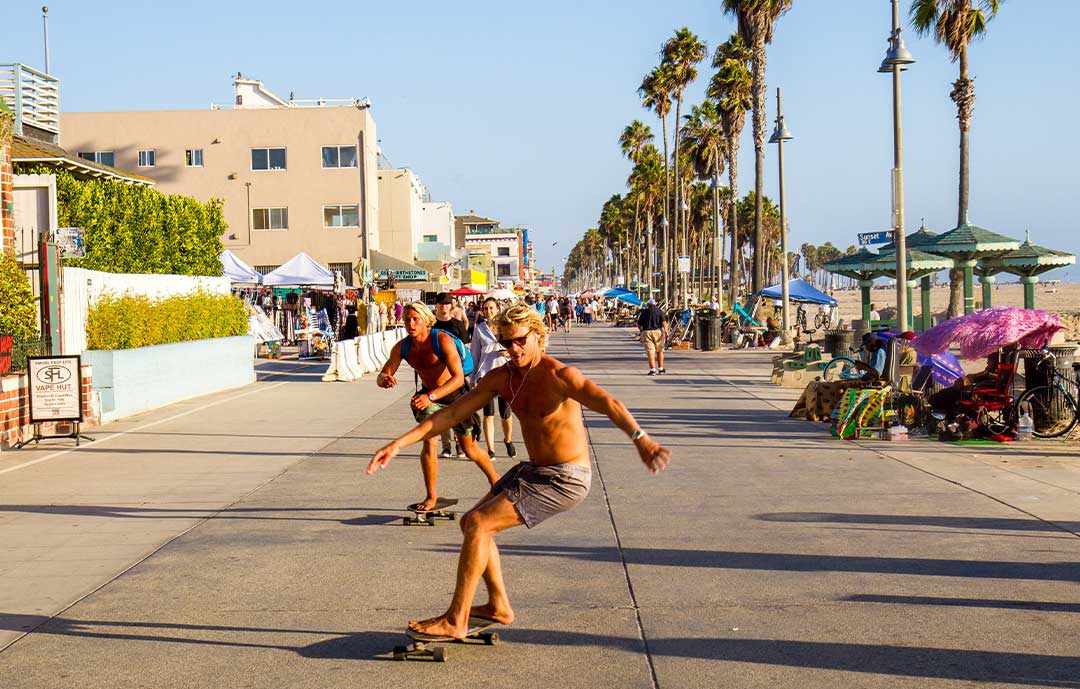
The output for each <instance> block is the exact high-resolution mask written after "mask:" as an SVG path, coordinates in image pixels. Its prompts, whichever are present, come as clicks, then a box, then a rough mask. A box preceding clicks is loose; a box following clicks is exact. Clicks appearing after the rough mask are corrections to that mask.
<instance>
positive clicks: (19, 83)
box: [0, 62, 60, 144]
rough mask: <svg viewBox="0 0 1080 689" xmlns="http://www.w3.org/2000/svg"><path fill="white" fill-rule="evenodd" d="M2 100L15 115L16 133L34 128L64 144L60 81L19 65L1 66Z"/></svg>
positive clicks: (55, 142)
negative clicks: (28, 127)
mask: <svg viewBox="0 0 1080 689" xmlns="http://www.w3.org/2000/svg"><path fill="white" fill-rule="evenodd" d="M0 98H3V99H4V101H5V102H7V104H8V107H9V108H11V110H12V111H13V112H14V113H15V133H16V134H18V135H19V136H23V135H24V133H25V132H24V127H26V126H30V127H34V128H36V129H39V130H43V131H45V132H48V133H49V134H52V135H53V136H52V142H53V143H54V144H59V143H60V80H59V79H57V78H56V77H54V76H50V75H48V74H46V73H45V72H39V71H38V70H36V69H34V68H32V67H27V66H26V65H23V64H20V63H18V62H9V63H0Z"/></svg>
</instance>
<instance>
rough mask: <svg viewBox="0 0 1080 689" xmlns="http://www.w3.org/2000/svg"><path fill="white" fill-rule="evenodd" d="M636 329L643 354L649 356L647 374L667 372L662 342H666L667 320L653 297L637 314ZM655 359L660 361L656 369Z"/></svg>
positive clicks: (653, 374)
mask: <svg viewBox="0 0 1080 689" xmlns="http://www.w3.org/2000/svg"><path fill="white" fill-rule="evenodd" d="M637 326H638V330H639V331H641V344H642V346H643V347H645V356H647V357H649V375H650V376H655V375H656V374H657V373H659V374H661V375H662V374H664V373H667V369H665V368H664V343H665V342H667V335H668V328H669V326H668V320H667V317H666V316H664V312H663V311H661V310H660V307H658V306H657V305H656V300H655V299H649V301H648V302H647V303H646V304H645V308H643V309H642V310H641V313H640V314H638V320H637ZM657 361H659V363H660V367H659V369H657V366H656V364H657Z"/></svg>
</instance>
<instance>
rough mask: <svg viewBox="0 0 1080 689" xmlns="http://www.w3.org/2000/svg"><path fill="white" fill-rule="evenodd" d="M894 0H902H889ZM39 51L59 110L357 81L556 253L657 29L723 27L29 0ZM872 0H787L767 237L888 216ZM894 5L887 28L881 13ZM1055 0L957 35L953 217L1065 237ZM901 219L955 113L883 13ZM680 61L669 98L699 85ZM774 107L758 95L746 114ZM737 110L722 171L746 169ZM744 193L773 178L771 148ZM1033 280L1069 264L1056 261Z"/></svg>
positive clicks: (880, 223) (37, 62)
mask: <svg viewBox="0 0 1080 689" xmlns="http://www.w3.org/2000/svg"><path fill="white" fill-rule="evenodd" d="M41 4H42V3H41V2H40V1H35V2H30V1H29V0H5V1H4V2H3V3H2V6H0V27H3V28H2V29H0V31H2V34H3V41H2V42H0V61H15V62H24V63H26V64H29V65H31V66H35V67H39V68H41V67H43V66H44V58H43V50H42V36H41V13H40V7H41ZM907 4H908V0H902V7H904V9H905V10H906V5H907ZM49 5H50V15H49V16H50V19H49V27H50V43H51V50H52V56H51V59H52V72H53V73H54V74H55V75H56V76H58V77H59V78H60V79H61V80H62V86H61V88H62V99H63V102H62V105H63V107H64V109H65V110H70V111H82V110H136V109H177V108H203V107H207V106H208V104H209V103H210V102H211V101H215V102H219V103H227V102H229V101H230V100H231V98H232V86H231V82H230V75H232V74H235V73H236V72H237V71H241V72H243V73H244V74H245V75H248V76H253V77H256V78H259V79H262V80H263V81H264V82H265V83H266V85H267V86H268V87H269V88H270V89H272V90H274V91H276V92H278V93H280V94H282V95H287V94H288V93H289V92H290V91H291V92H295V94H296V97H297V98H311V97H327V98H336V97H350V96H356V97H363V96H367V97H369V98H371V100H372V102H373V103H374V107H373V113H374V116H375V117H376V120H377V123H378V127H379V138H380V139H381V141H382V147H383V150H384V152H385V153H386V155H387V156H388V157H389V159H390V160H391V161H392V162H393V163H394V164H396V165H402V166H408V167H411V168H412V169H414V170H415V171H416V172H417V173H418V174H419V175H420V176H421V177H422V178H423V180H424V182H425V183H426V184H427V186H428V187H429V189H430V190H431V193H432V195H433V197H434V198H436V199H439V200H449V201H451V202H452V203H453V204H454V208H455V212H458V213H462V212H466V211H468V210H470V209H473V210H475V211H476V212H477V213H480V214H484V215H488V216H491V217H495V218H498V219H500V220H502V221H503V222H504V223H506V224H523V225H526V226H529V227H531V228H532V229H533V232H534V235H533V236H534V237H535V240H534V241H535V244H536V247H537V256H538V258H539V263H540V267H541V268H543V269H545V270H548V269H550V268H551V267H552V266H555V265H558V264H559V261H560V259H562V258H564V257H565V255H566V252H567V251H568V250H569V248H570V246H572V244H573V242H574V241H576V240H577V239H578V238H579V237H580V236H581V234H582V232H583V231H584V230H585V229H586V228H587V227H589V226H591V225H594V224H595V222H596V218H597V216H598V214H599V211H600V206H601V204H602V203H603V202H604V200H605V199H607V198H608V197H609V196H610V195H611V194H613V193H619V192H622V191H623V189H624V183H625V179H626V176H627V174H628V172H629V165H628V163H627V162H626V161H625V160H624V159H622V158H621V155H620V152H619V149H618V144H617V139H618V136H619V133H620V132H621V130H622V128H623V127H624V126H625V125H626V124H627V123H628V122H630V121H631V120H632V119H634V118H641V119H643V120H644V121H646V122H647V123H649V124H650V125H652V126H653V127H654V130H655V131H656V133H657V135H659V125H658V123H657V122H656V121H655V120H654V119H653V118H651V117H650V115H649V113H647V112H645V111H643V110H642V109H641V107H640V103H639V100H638V97H637V93H636V89H637V86H638V85H639V83H640V81H641V77H642V76H643V75H644V74H645V73H646V72H647V71H648V70H649V69H650V68H651V67H652V66H653V65H654V64H655V63H656V61H657V51H658V50H659V47H660V45H661V43H662V42H663V41H664V40H665V39H666V38H667V37H668V36H669V35H670V34H671V33H672V31H674V30H675V29H676V28H678V27H681V26H688V27H690V28H691V30H693V31H694V32H696V33H697V34H698V35H699V36H701V37H702V38H703V39H704V40H706V41H707V42H708V45H709V48H710V53H711V50H712V48H714V47H715V46H716V45H717V44H718V43H721V42H723V41H724V40H725V39H726V38H727V37H728V36H729V35H730V34H731V33H732V31H734V28H735V25H734V22H733V20H732V19H731V18H729V17H726V16H724V15H723V13H722V11H721V9H720V6H721V3H720V1H719V0H686V1H684V2H656V1H655V0H654V1H652V2H644V1H640V0H624V1H622V2H618V3H615V2H595V1H590V0H574V1H572V2H571V1H568V0H549V1H548V2H544V3H505V2H494V1H492V0H482V1H476V2H469V1H464V2H456V3H446V2H429V1H427V0H414V1H413V2H407V3H360V2H356V1H355V0H350V1H348V2H341V1H338V0H324V1H323V2H319V3H311V4H297V3H295V2H278V1H277V0H262V1H259V2H253V1H252V2H245V1H240V2H220V0H218V1H215V2H208V1H206V0H188V1H187V2H182V3H144V2H130V1H126V0H110V1H109V2H97V3H89V2H84V1H82V0H79V1H76V0H59V1H57V2H50V3H49ZM889 8H890V5H889V1H888V0H842V1H840V2H836V1H834V2H822V1H821V0H795V3H794V9H793V10H792V11H791V12H789V13H788V14H787V15H785V16H784V17H783V18H781V20H780V21H779V23H778V25H777V30H776V35H775V38H774V42H773V45H772V46H771V48H770V51H769V63H768V81H769V93H770V98H772V94H773V92H774V89H775V87H776V86H777V85H779V86H782V87H783V89H784V110H785V114H786V117H787V121H788V125H789V128H790V129H791V130H792V132H793V133H794V134H795V136H796V139H795V140H794V141H792V142H791V143H790V144H788V145H787V147H786V148H785V153H786V155H785V163H786V168H787V171H786V172H787V190H788V214H789V217H790V226H791V230H792V237H791V243H792V245H793V246H796V247H797V246H798V245H800V244H801V243H803V242H806V241H810V242H814V243H818V244H820V243H822V242H825V241H832V242H833V243H835V244H837V245H838V246H840V247H841V248H843V247H846V246H848V245H849V244H853V243H855V233H856V232H860V231H866V230H871V229H881V228H884V227H887V226H888V225H889V210H890V193H889V169H890V167H891V165H892V115H891V88H890V80H889V77H888V76H887V75H882V74H878V73H877V71H876V69H877V66H878V65H879V64H880V62H881V59H882V57H883V56H884V50H885V47H886V45H885V39H886V37H887V34H888V31H889V24H890V21H891V19H890V9H889ZM905 26H906V25H905ZM1077 26H1080V2H1078V1H1077V0H1038V1H1037V2H1032V1H1031V0H1026V1H1020V0H1006V2H1004V3H1003V4H1002V9H1001V12H1000V14H999V16H998V18H997V19H996V20H995V21H994V22H993V24H992V25H991V31H990V34H989V35H988V36H987V38H986V39H984V40H983V41H981V42H979V43H978V44H976V45H974V46H973V48H972V50H971V51H970V60H971V71H972V74H973V75H974V76H975V77H976V81H975V86H976V95H977V102H976V104H975V116H974V125H973V130H972V153H971V156H972V157H971V161H972V177H971V220H972V222H974V223H975V224H977V225H980V226H982V227H986V228H988V229H991V230H995V231H997V232H1001V233H1003V234H1007V235H1011V236H1013V237H1016V238H1019V239H1022V238H1023V236H1024V232H1025V230H1028V229H1030V230H1031V232H1032V237H1033V239H1034V240H1035V241H1036V242H1037V243H1039V244H1043V245H1047V246H1051V247H1054V248H1059V249H1066V250H1069V251H1072V252H1080V232H1078V231H1077V229H1078V228H1077V221H1076V218H1077V204H1076V199H1077V198H1078V196H1080V195H1078V193H1077V186H1078V182H1080V174H1078V173H1077V160H1078V159H1080V155H1078V154H1080V136H1078V134H1077V133H1076V131H1075V129H1076V126H1077V125H1076V121H1077V116H1076V115H1077V110H1078V105H1080V95H1078V89H1077V85H1078V83H1080V80H1078V77H1077V73H1076V66H1075V58H1076V49H1075V40H1074V35H1073V33H1074V31H1075V28H1076V27H1077ZM905 35H906V40H907V44H908V47H909V48H910V49H911V51H912V52H913V53H914V55H915V57H916V59H917V60H918V62H917V63H916V64H915V65H913V66H912V68H911V70H910V71H908V72H906V73H905V76H904V81H903V89H904V90H903V97H904V112H903V117H904V119H903V124H904V145H905V175H906V185H907V219H908V228H909V230H912V229H915V228H917V227H918V225H919V222H920V219H921V218H925V219H926V224H927V225H928V226H929V227H930V228H931V229H934V230H937V231H942V230H945V229H949V228H951V227H952V226H954V224H955V220H956V196H957V191H956V187H957V165H958V132H957V125H956V119H955V115H956V111H955V107H954V105H953V103H952V102H951V101H950V100H949V97H948V93H949V90H950V84H951V82H952V80H954V79H955V78H956V74H957V67H956V65H954V64H953V63H951V62H950V61H949V59H948V56H947V54H946V52H945V50H944V49H943V48H942V47H940V46H937V45H934V44H933V43H932V42H930V41H929V40H928V39H921V38H917V37H916V36H915V35H914V33H913V32H912V31H910V30H907V31H906V32H905ZM708 73H709V67H708V65H707V64H706V65H704V66H703V67H702V75H701V76H700V77H699V79H698V83H697V84H696V85H695V87H693V88H692V89H691V90H690V91H689V92H688V100H690V101H695V100H698V99H700V98H701V97H702V94H703V91H704V86H705V83H706V82H707V80H708V76H709V74H708ZM773 117H775V112H774V107H773V101H771V100H770V107H769V121H770V127H771V122H772V119H773ZM749 134H750V125H749V122H748V124H747V127H746V136H745V139H744V141H743V146H742V154H741V158H740V181H739V184H740V190H741V191H745V190H748V189H752V188H753V171H754V165H753V148H752V143H751V141H750V136H749ZM767 156H768V157H767V159H766V180H767V184H766V193H767V194H768V195H769V196H771V197H773V198H774V199H775V198H776V189H777V180H776V157H775V146H770V147H769V150H768V152H767ZM553 242H558V246H552V243H553ZM1048 277H1059V278H1064V279H1077V278H1078V277H1080V269H1076V268H1071V269H1068V270H1066V271H1058V273H1057V274H1051V275H1050V276H1048Z"/></svg>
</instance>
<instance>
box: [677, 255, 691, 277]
mask: <svg viewBox="0 0 1080 689" xmlns="http://www.w3.org/2000/svg"><path fill="white" fill-rule="evenodd" d="M679 272H680V273H689V272H690V257H689V256H679Z"/></svg>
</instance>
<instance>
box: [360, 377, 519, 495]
mask: <svg viewBox="0 0 1080 689" xmlns="http://www.w3.org/2000/svg"><path fill="white" fill-rule="evenodd" d="M495 377H496V376H495V375H494V374H492V375H487V376H484V377H483V378H481V379H480V384H479V385H477V386H476V387H475V388H473V389H472V390H470V391H469V393H468V394H467V395H465V396H464V397H462V398H461V399H459V400H458V401H456V402H454V403H453V404H451V405H450V406H449V407H446V408H445V409H440V410H439V411H437V412H435V413H434V414H432V415H431V416H430V417H428V418H426V419H424V420H423V421H421V422H420V423H419V424H417V425H416V426H414V427H413V428H412V429H411V430H410V431H408V432H407V433H405V434H403V435H401V436H398V437H397V438H395V439H394V440H392V441H391V442H390V443H389V444H387V445H386V446H384V447H383V448H382V449H380V450H379V451H378V452H376V453H375V457H374V458H372V460H371V462H369V463H368V467H367V473H368V474H369V475H370V474H374V473H375V472H376V471H378V470H379V469H382V468H383V467H385V466H386V465H387V464H389V463H390V460H391V459H393V458H394V457H395V456H397V453H398V452H400V451H401V450H402V449H404V448H406V447H408V446H409V445H412V444H413V443H416V442H419V441H421V440H427V439H428V438H436V437H438V436H440V435H442V434H443V433H445V432H447V431H449V430H450V429H451V428H453V427H454V426H456V425H458V424H459V423H461V422H462V421H464V420H465V419H467V418H468V417H469V415H470V414H472V413H473V412H475V411H477V410H479V409H481V408H482V407H483V406H484V405H485V404H487V403H488V402H490V401H491V400H493V399H495V395H496V393H497V392H498V387H497V386H496V385H495V384H494V379H495Z"/></svg>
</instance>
